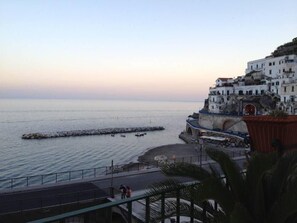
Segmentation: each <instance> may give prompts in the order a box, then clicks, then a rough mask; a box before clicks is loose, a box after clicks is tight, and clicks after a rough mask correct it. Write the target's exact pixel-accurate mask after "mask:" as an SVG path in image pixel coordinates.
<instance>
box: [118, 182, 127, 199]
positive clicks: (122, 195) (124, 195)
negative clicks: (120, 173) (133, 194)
mask: <svg viewBox="0 0 297 223" xmlns="http://www.w3.org/2000/svg"><path fill="white" fill-rule="evenodd" d="M120 191H121V199H125V198H126V193H127V189H126V186H125V185H123V184H121V186H120Z"/></svg>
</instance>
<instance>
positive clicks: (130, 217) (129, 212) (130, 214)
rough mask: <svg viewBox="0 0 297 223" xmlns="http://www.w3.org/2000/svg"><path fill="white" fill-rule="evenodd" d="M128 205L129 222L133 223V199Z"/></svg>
mask: <svg viewBox="0 0 297 223" xmlns="http://www.w3.org/2000/svg"><path fill="white" fill-rule="evenodd" d="M127 206H128V223H132V201H129V202H128V203H127Z"/></svg>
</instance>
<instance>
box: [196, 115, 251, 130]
mask: <svg viewBox="0 0 297 223" xmlns="http://www.w3.org/2000/svg"><path fill="white" fill-rule="evenodd" d="M199 125H200V126H201V127H204V128H209V129H220V130H224V131H236V132H246V133H247V132H248V131H247V127H246V124H245V122H244V121H242V118H241V117H238V116H227V115H217V114H202V113H200V114H199Z"/></svg>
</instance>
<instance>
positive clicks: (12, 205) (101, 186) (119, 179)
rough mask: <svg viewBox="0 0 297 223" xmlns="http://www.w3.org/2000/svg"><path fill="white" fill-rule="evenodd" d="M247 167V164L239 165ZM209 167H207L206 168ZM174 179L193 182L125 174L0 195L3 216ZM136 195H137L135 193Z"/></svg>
mask: <svg viewBox="0 0 297 223" xmlns="http://www.w3.org/2000/svg"><path fill="white" fill-rule="evenodd" d="M238 163H239V165H240V166H243V161H239V162H238ZM206 167H207V165H206ZM169 178H174V179H178V180H180V181H181V182H190V181H193V179H191V178H186V177H167V176H165V175H164V174H162V172H161V171H158V170H157V169H155V170H149V171H143V172H139V171H138V172H137V173H135V172H134V173H133V172H130V173H125V174H124V175H116V176H115V177H113V178H111V176H106V178H105V179H100V180H93V181H89V182H81V183H70V184H68V185H55V186H51V187H45V188H38V189H32V190H26V191H18V192H16V191H15V192H8V193H1V194H0V215H4V214H6V213H12V212H20V211H24V210H32V209H38V208H44V207H49V206H55V205H63V204H69V203H75V202H77V201H82V200H87V199H94V198H106V197H109V196H110V191H109V188H110V187H111V186H113V187H114V188H115V189H118V188H119V187H120V185H121V184H124V185H128V186H130V187H131V188H132V191H139V190H144V189H147V188H148V187H149V185H151V184H152V183H156V182H160V181H163V180H165V179H169ZM132 195H133V193H132Z"/></svg>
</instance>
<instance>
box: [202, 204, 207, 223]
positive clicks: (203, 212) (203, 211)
mask: <svg viewBox="0 0 297 223" xmlns="http://www.w3.org/2000/svg"><path fill="white" fill-rule="evenodd" d="M202 208H203V209H202V222H203V223H205V222H206V202H205V201H203V203H202Z"/></svg>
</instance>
